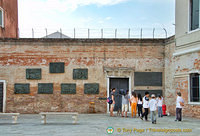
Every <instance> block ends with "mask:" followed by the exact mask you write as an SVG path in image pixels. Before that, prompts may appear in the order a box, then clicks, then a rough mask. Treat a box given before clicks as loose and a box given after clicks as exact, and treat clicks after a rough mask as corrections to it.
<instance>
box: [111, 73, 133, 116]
mask: <svg viewBox="0 0 200 136" xmlns="http://www.w3.org/2000/svg"><path fill="white" fill-rule="evenodd" d="M110 78H128V79H129V81H128V82H129V83H128V84H129V86H128V89H129V95H130V96H131V76H107V97H109V89H110ZM130 108H131V106H130V105H129V109H130ZM109 112H110V111H109V104H108V103H107V113H109Z"/></svg>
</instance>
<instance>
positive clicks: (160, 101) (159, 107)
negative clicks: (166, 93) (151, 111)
mask: <svg viewBox="0 0 200 136" xmlns="http://www.w3.org/2000/svg"><path fill="white" fill-rule="evenodd" d="M157 101H158V105H157V106H158V117H163V115H162V104H163V97H162V96H160V95H159V96H158V100H157Z"/></svg>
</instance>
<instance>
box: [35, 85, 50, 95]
mask: <svg viewBox="0 0 200 136" xmlns="http://www.w3.org/2000/svg"><path fill="white" fill-rule="evenodd" d="M38 94H53V83H38Z"/></svg>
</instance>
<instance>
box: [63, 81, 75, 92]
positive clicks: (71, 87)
mask: <svg viewBox="0 0 200 136" xmlns="http://www.w3.org/2000/svg"><path fill="white" fill-rule="evenodd" d="M61 94H76V84H64V83H62V84H61Z"/></svg>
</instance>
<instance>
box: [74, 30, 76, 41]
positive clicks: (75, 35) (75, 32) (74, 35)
mask: <svg viewBox="0 0 200 136" xmlns="http://www.w3.org/2000/svg"><path fill="white" fill-rule="evenodd" d="M75 38H76V29H75V28H74V39H75Z"/></svg>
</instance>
